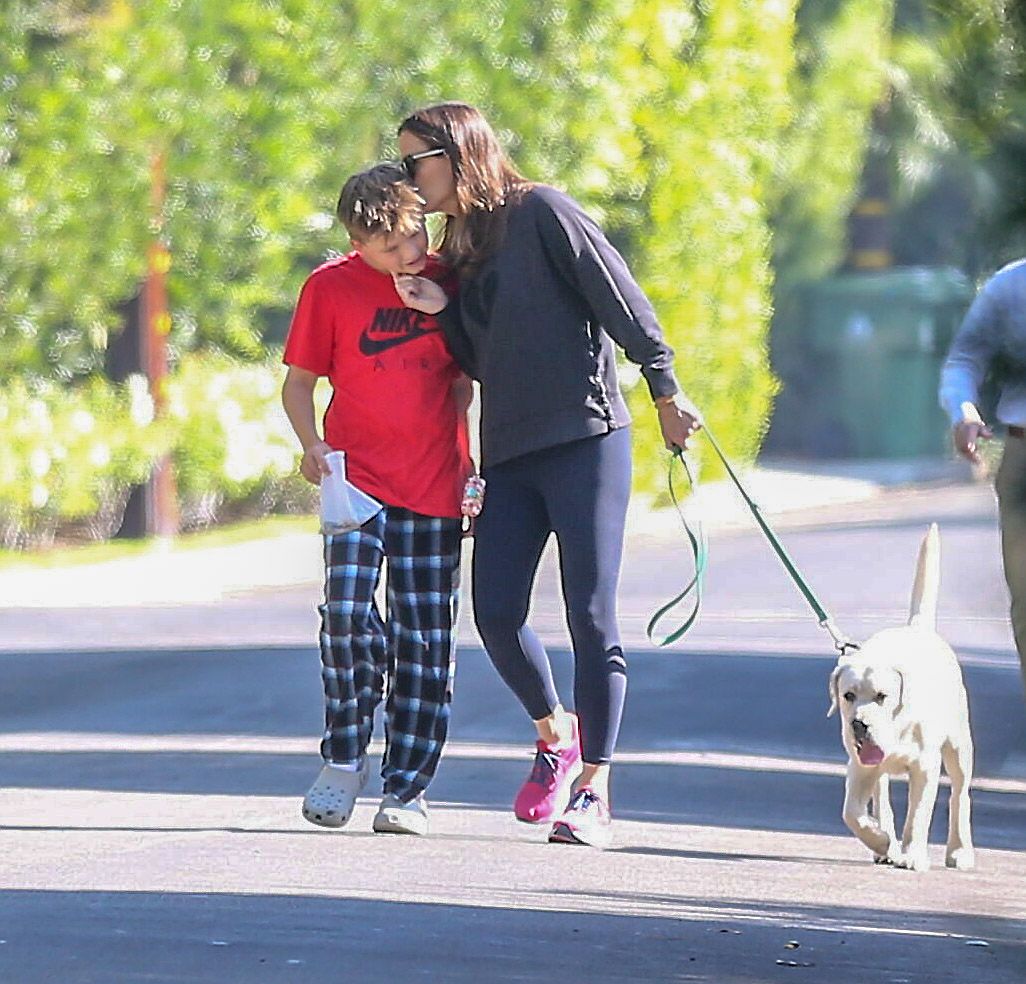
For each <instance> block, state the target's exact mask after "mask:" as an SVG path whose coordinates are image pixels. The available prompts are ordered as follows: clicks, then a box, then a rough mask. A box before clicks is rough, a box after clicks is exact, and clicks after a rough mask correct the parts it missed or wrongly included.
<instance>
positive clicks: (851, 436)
mask: <svg viewBox="0 0 1026 984" xmlns="http://www.w3.org/2000/svg"><path fill="white" fill-rule="evenodd" d="M973 294H974V291H973V288H972V285H971V284H970V283H969V280H968V279H967V278H966V277H965V276H964V275H963V274H961V273H959V272H958V271H957V270H953V269H950V268H924V267H905V268H901V269H896V270H888V271H883V272H874V273H851V274H841V275H838V276H834V277H831V278H829V279H826V280H821V281H818V282H816V283H813V284H810V285H809V286H808V287H807V288H806V290H805V293H804V298H803V300H804V303H803V304H802V309H803V317H802V319H801V320H802V325H801V326H800V328H799V329H798V331H794V332H792V339H793V341H792V344H794V345H798V346H800V363H801V372H802V376H803V381H804V385H803V390H804V393H803V400H802V402H803V404H804V405H802V406H795V405H794V404H795V401H794V400H792V401H791V403H792V406H791V408H790V410H789V412H790V413H797V414H799V419H800V420H801V429H802V432H803V434H804V435H805V438H804V443H805V447H804V448H803V450H804V451H806V452H807V453H810V454H814V455H817V456H821V457H833V458H914V457H928V456H937V455H943V454H946V453H947V451H948V448H949V446H950V438H949V435H948V424H947V420H946V418H945V417H944V414H943V412H942V411H941V409H940V407H939V406H938V404H937V384H938V378H939V374H940V368H941V365H942V364H943V362H944V358H945V356H946V355H947V351H948V348H949V346H950V344H951V338H952V336H953V334H954V332H955V330H956V329H957V328H958V326H959V324H960V323H961V320H962V317H963V316H964V314H965V312H966V309H967V308H968V306H969V304H970V302H971V301H972V298H973ZM798 354H799V353H798V352H797V351H795V352H792V356H793V357H794V356H796V355H798ZM792 362H794V358H792ZM783 382H784V385H785V391H786V386H787V383H788V381H787V379H786V378H785V379H784V380H783Z"/></svg>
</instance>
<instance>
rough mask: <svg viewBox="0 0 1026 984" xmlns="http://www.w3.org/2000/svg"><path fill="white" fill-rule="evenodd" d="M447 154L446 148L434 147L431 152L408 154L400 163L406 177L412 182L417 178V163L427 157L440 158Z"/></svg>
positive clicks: (423, 151)
mask: <svg viewBox="0 0 1026 984" xmlns="http://www.w3.org/2000/svg"><path fill="white" fill-rule="evenodd" d="M445 153H446V150H445V148H444V147H432V148H431V149H430V150H421V151H419V152H418V153H416V154H407V155H406V156H405V157H404V158H403V159H402V160H401V161H400V162H399V163H400V164H401V165H402V168H403V170H404V171H405V172H406V176H407V177H408V178H409V179H410V180H411V181H412V180H413V179H414V178H416V176H417V163H418V162H419V161H422V160H424V158H425V157H440V156H442V155H444V154H445Z"/></svg>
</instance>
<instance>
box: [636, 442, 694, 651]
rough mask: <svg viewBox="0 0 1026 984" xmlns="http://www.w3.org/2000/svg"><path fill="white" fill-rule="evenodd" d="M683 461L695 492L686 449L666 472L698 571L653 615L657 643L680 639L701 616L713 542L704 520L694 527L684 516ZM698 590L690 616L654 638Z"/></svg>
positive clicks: (651, 628)
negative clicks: (678, 481)
mask: <svg viewBox="0 0 1026 984" xmlns="http://www.w3.org/2000/svg"><path fill="white" fill-rule="evenodd" d="M677 461H679V462H680V464H681V466H682V467H683V468H684V474H685V475H687V477H688V484H689V486H690V489H691V491H692V492H693V491H694V490H695V488H697V484H698V483H697V482H696V481H695V476H694V474H692V471H691V466H690V465H689V464H688V460H687V458H685V457H684V452H683V451H682V450H681V449H680V448H674V450H673V455H672V457H671V458H670V466H669V468H668V470H667V473H666V484H667V486H668V487H669V489H670V498H671V499H672V500H673V506H674V508H675V509H676V510H677V515H678V516H679V517H680V521H681V525H683V527H684V534H685V536H686V537H687V538H688V543H689V544H690V546H691V554H692V556H693V557H694V561H695V574H694V576H693V577H692V578H691V580H690V581H688V583H687V585H686V586H685V588H684V590H683V591H682V592H681V593H680V594H679V595H677V597H676V598H673V599H672V600H671V601H668V602H667V603H666V604H665V605H663V607H662V608H660V609H659V611H657V612H656V613H655V614H654V615H653V616H652V618H651V619H650V620H649V623H648V628H647V629H646V631H647V633H648V638H649V641H650V642H653V643H655V644H656V645H657V646H668V645H670V643H671V642H676V641H677V640H678V639H679V638H680V637H681V636H682V635H684V633H685V632H687V631H688V629H690V628H691V626H692V625H694V624H695V622H696V621H697V619H698V613H699V610H700V609H701V607H702V581H703V579H704V577H705V568H706V564H707V562H708V559H709V544H708V541H707V540H706V538H705V529H704V528H703V526H702V524H701V523H696V524H695V529H694V530H692V529H691V527H690V526H689V525H688V521H687V519H686V518H685V517H684V511H683V510H682V509H681V508H680V503H679V502H678V501H677V492H676V490H675V489H674V487H673V464H674V462H677ZM692 591H693V592H694V597H693V599H692V605H691V611H690V612H689V613H688V616H687V618H685V619H684V621H683V622H682V623H681V624H680V626H678V628H676V629H674V631H673V632H671V633H670V634H669V635H668V636H666V637H665V638H664V639H663V640H662V642H657V641H656V639H655V638H654V637H653V633H654V632H655V627H656V623H657V622H658V621H659V620H660V619H661V618H662V617H663V616H664V615H665V614H666V613H667V612H669V611H671V610H672V609H674V608H676V607H677V605H679V604H680V603H681V602H682V601H684V599H685V598H687V596H688V595H689V594H691V592H692Z"/></svg>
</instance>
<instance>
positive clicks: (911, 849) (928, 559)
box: [827, 524, 974, 871]
mask: <svg viewBox="0 0 1026 984" xmlns="http://www.w3.org/2000/svg"><path fill="white" fill-rule="evenodd" d="M939 584H940V536H939V534H938V532H937V525H936V524H934V525H932V526H931V527H930V529H929V531H928V532H927V534H926V536H925V538H924V539H923V543H922V545H921V546H920V548H919V562H918V564H917V566H916V577H915V583H914V585H913V588H912V605H911V612H910V615H909V622H908V625H907V626H902V627H901V628H897V629H884V630H883V631H882V632H878V633H876V634H875V635H873V636H871V637H870V638H869V640H867V642H866V643H865V644H864V645H863V646H862V648H861V649H859V650H857V651H855V652H852V653H850V654H849V655H846V656H842V657H841V658H840V660H839V661H838V664H837V667H836V669H834V671H833V673H832V674H831V676H830V701H831V703H830V710H829V711H828V712H827V716H828V717H829V716H830V715H831V714H833V713H834V711H835V710H837V708H838V707H839V708H840V709H841V740H842V741H843V742H844V747H845V748H846V749H847V751H848V775H847V779H846V781H845V789H844V814H843V815H844V822H845V823H846V824H847V825H848V827H849V828H850V830H851V831H852V833H854V834H855V836H856V837H858V838H859V840H861V841H862V843H863V844H865V845H866V846H867V847H868V848H869V849H870V850H871V851H872V852H873V854H874V855H875V860H876V861H877V862H878V863H881V862H883V863H891V864H895V865H897V866H898V867H901V868H911V869H913V870H915V871H926V870H927V869H928V868H929V867H930V858H929V854H928V852H927V836H928V833H929V829H930V820H931V818H932V816H933V808H934V804H935V802H936V799H937V785H938V782H939V781H940V774H941V763H942V762H943V765H944V769H945V771H946V772H947V774H948V776H949V777H950V779H951V801H950V807H949V816H948V841H947V851H946V853H945V860H946V863H947V866H948V867H949V868H958V869H961V870H966V869H968V868H972V867H973V864H974V854H973V842H972V832H971V830H970V819H969V783H970V781H971V779H972V772H973V739H972V734H971V732H970V730H969V706H968V702H967V700H966V694H965V686H964V684H963V682H962V672H961V669H960V668H959V665H958V660H957V659H956V658H955V654H954V653H953V652H952V651H951V647H950V646H948V644H947V643H946V642H945V641H944V640H943V639H941V637H940V636H939V635H937V633H936V631H935V629H934V625H935V623H936V617H937V592H938V587H939ZM906 774H907V775H908V815H907V816H906V818H905V829H904V833H903V835H902V838H901V843H900V844H899V843H898V840H897V837H896V836H895V832H894V814H893V813H892V811H891V802H890V793H889V781H890V780H889V777H890V776H892V775H906ZM870 800H872V801H873V809H872V812H870V809H869V802H870Z"/></svg>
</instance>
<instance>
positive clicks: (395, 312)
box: [282, 164, 470, 834]
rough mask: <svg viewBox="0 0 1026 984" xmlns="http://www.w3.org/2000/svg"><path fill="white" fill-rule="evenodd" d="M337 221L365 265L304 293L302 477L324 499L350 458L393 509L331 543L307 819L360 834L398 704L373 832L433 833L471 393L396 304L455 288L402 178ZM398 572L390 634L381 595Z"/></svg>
mask: <svg viewBox="0 0 1026 984" xmlns="http://www.w3.org/2000/svg"><path fill="white" fill-rule="evenodd" d="M338 218H339V220H340V221H341V223H342V225H343V226H344V227H345V228H346V230H347V231H348V233H349V238H350V240H351V242H352V246H353V249H354V252H351V253H349V254H348V255H347V256H344V257H340V258H338V259H333V260H330V261H329V262H327V263H325V264H324V265H322V266H320V267H318V268H317V269H316V270H315V271H314V272H313V273H312V274H311V276H310V277H309V279H308V280H307V281H306V283H305V284H304V286H303V289H302V292H301V294H300V297H299V302H298V304H297V306H296V310H295V314H294V316H293V319H292V326H291V328H290V330H289V336H288V341H287V343H286V346H285V355H284V361H285V363H286V364H287V365H288V367H289V368H288V375H287V376H286V379H285V384H284V387H283V390H282V401H283V403H284V406H285V410H286V413H287V414H288V417H289V420H290V421H291V423H292V427H293V429H294V430H295V432H296V436H297V437H298V438H299V442H300V444H301V445H302V448H303V460H302V463H301V465H300V470H301V471H302V474H303V476H304V477H305V478H306V479H307V480H308V481H310V482H312V483H314V484H315V485H316V484H319V483H320V481H321V479H322V477H324V476H325V475H327V474H329V473H330V467H329V463H328V462H327V461H326V458H325V456H326V455H328V454H329V453H330V452H331V451H332V450H340V451H344V452H345V459H346V473H347V474H346V477H347V479H348V481H349V482H351V483H352V484H353V485H355V486H356V487H357V488H358V489H360V490H361V491H363V492H365V493H366V494H367V495H369V496H372V497H373V498H374V499H376V500H378V501H379V502H381V503H383V504H384V505H383V507H382V509H381V510H380V511H379V512H378V513H377V514H376V515H375V516H373V517H372V518H371V519H370V520H368V521H367V522H366V523H364V524H363V526H361V527H359V528H358V529H354V530H352V531H350V532H344V533H337V534H331V535H325V536H324V564H325V597H324V604H323V605H322V606H321V607H320V613H321V631H320V650H321V661H322V664H323V671H322V677H323V680H324V693H325V699H326V729H325V733H324V738H323V741H322V742H321V756H322V758H323V766H322V768H321V771H320V773H319V775H318V777H317V779H316V781H315V782H314V784H313V785H312V786H311V787H310V790H309V792H307V794H306V797H305V799H304V801H303V816H304V817H306V819H307V820H309V821H310V822H311V823H315V824H319V825H321V826H325V827H341V826H344V825H345V824H346V823H347V822H348V821H349V818H350V815H351V814H352V810H353V806H354V805H355V802H356V798H357V796H358V795H359V794H360V793H361V792H362V790H363V788H364V786H365V784H366V783H367V780H368V776H369V772H370V768H369V765H368V761H367V745H368V742H369V741H370V737H371V728H372V724H373V718H374V710H375V708H376V707H377V705H378V703H379V702H380V700H381V697H382V694H383V691H385V690H387V693H388V700H387V703H386V710H385V717H386V739H387V743H386V748H385V756H384V761H383V767H382V771H381V775H382V778H383V780H384V798H383V799H382V801H381V805H380V807H379V809H378V812H377V814H376V815H375V817H374V823H373V827H374V830H375V831H376V832H379V833H403V834H424V833H427V830H428V815H427V806H426V801H425V798H424V791H425V789H426V788H427V786H428V784H429V783H430V782H431V779H432V777H433V776H434V774H435V770H436V768H437V766H438V761H439V757H440V755H441V751H442V746H443V745H444V743H445V738H446V733H447V728H448V723H449V702H450V699H451V690H452V676H453V669H454V662H453V646H454V642H455V639H454V609H455V603H456V592H457V586H458V583H459V561H460V542H461V537H462V533H461V529H460V523H461V520H460V499H461V495H462V490H463V483H464V480H465V479H466V477H467V475H468V473H469V472H470V461H469V454H468V447H467V427H466V407H467V404H468V403H469V394H470V382H469V380H468V379H467V378H466V377H465V376H464V375H463V374H462V373H461V372H460V370H459V368H458V367H457V366H456V364H455V362H454V361H453V359H452V357H451V356H450V354H449V352H448V350H447V348H446V346H445V340H444V337H443V335H442V332H441V330H440V329H439V326H438V323H437V322H436V320H435V319H434V318H433V317H430V316H428V315H424V314H421V313H418V312H415V311H411V310H410V309H409V308H407V307H406V306H405V305H404V304H403V302H402V301H401V300H400V298H399V296H398V294H397V293H396V289H395V282H394V280H395V277H397V276H399V275H402V274H419V275H421V276H424V277H427V278H430V279H431V280H432V282H435V281H439V280H441V281H444V280H445V279H446V276H447V274H446V271H445V269H444V268H443V267H442V266H441V265H440V264H439V263H438V261H437V260H436V259H435V258H434V257H432V256H430V255H429V254H428V241H427V232H426V230H425V227H424V214H423V207H422V202H421V199H420V197H419V196H418V195H417V193H416V192H415V191H414V189H413V187H412V186H411V185H410V184H409V182H408V181H407V180H406V176H405V173H404V172H403V171H402V169H401V168H399V167H397V166H395V165H392V164H385V165H379V166H377V167H374V168H371V169H370V170H368V171H364V172H362V173H360V174H356V175H354V176H353V177H351V178H350V179H349V180H348V181H347V182H346V183H345V186H344V187H343V189H342V193H341V195H340V197H339V200H338ZM321 377H327V379H328V380H329V382H330V383H331V387H332V398H331V403H330V405H329V406H328V410H327V413H326V414H325V417H324V435H323V437H322V436H321V434H320V432H319V431H318V427H317V421H316V415H315V410H314V399H313V393H314V387H315V386H316V384H317V381H318V379H320V378H321ZM386 558H387V563H388V580H387V595H386V596H387V602H388V607H387V611H386V613H385V617H384V619H382V617H381V614H380V613H379V611H378V607H377V603H376V602H375V598H374V592H375V588H376V587H377V584H378V579H379V577H380V574H381V568H382V563H383V561H384V560H385V559H386Z"/></svg>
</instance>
